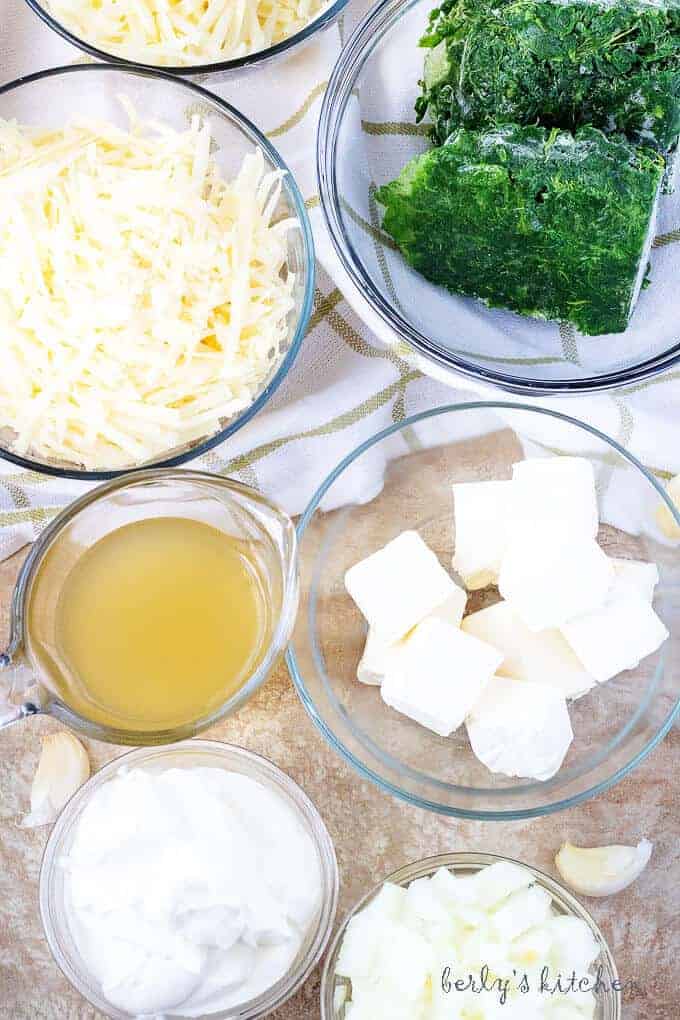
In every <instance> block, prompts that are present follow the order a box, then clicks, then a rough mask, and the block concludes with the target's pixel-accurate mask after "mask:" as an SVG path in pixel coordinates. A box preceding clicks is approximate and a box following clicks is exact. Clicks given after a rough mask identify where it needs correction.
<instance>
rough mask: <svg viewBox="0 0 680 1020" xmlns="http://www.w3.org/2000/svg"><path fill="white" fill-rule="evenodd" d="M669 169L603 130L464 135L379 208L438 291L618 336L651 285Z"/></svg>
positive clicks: (414, 169) (414, 171) (387, 191)
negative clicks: (647, 280)
mask: <svg viewBox="0 0 680 1020" xmlns="http://www.w3.org/2000/svg"><path fill="white" fill-rule="evenodd" d="M663 169H664V162H663V158H662V157H661V155H660V154H658V153H656V152H655V151H654V150H652V149H648V148H640V147H638V148H636V147H634V146H632V145H631V144H630V143H629V142H627V141H626V139H624V138H623V137H614V138H607V137H605V135H604V134H603V133H602V132H601V131H599V130H597V129H596V128H590V127H586V128H581V129H580V130H579V131H578V132H577V133H576V135H575V136H574V135H572V134H570V133H569V132H566V131H559V130H558V129H556V128H554V129H545V128H541V127H520V126H517V125H508V126H505V127H500V128H495V129H490V130H488V131H484V132H480V131H468V130H466V129H463V128H461V129H460V130H459V131H458V132H456V134H454V135H453V136H452V137H451V138H450V140H449V141H448V142H447V143H446V144H445V145H443V146H440V147H438V148H433V149H431V150H430V151H429V152H426V153H424V154H423V155H420V156H417V157H416V158H415V159H413V160H412V161H411V162H410V163H408V164H407V165H406V167H404V169H403V170H402V172H401V174H400V175H399V177H398V178H397V179H396V180H394V181H392V182H391V183H389V184H387V185H385V186H383V187H382V188H380V189H379V191H378V193H377V197H378V200H379V202H380V203H381V204H382V205H383V206H384V207H385V215H384V220H383V228H384V230H385V231H387V233H389V234H390V235H391V236H392V237H393V238H394V240H395V241H396V243H397V245H398V247H399V248H400V250H401V252H402V253H403V255H404V257H405V258H406V260H407V261H408V262H409V263H410V264H411V265H412V266H413V268H414V269H416V270H417V271H418V272H419V273H422V275H423V276H425V277H427V279H428V280H431V281H432V282H433V283H437V284H441V285H442V286H444V287H447V288H448V289H449V290H450V291H452V292H454V293H457V294H467V295H470V296H473V297H476V298H481V300H482V301H484V302H486V303H487V304H488V305H491V306H496V307H505V308H510V309H512V310H514V311H516V312H519V313H521V314H522V315H531V316H537V317H540V318H545V319H557V320H568V321H570V322H572V323H573V324H574V325H575V326H576V327H577V328H578V329H579V330H581V332H583V333H586V334H591V335H595V334H601V333H617V332H621V331H623V330H625V328H626V326H627V324H628V321H629V319H630V316H631V314H632V311H633V308H634V305H635V302H636V300H637V296H638V293H639V290H640V286H641V284H642V282H643V280H644V277H645V271H646V268H647V260H648V256H649V247H650V244H651V238H652V232H653V224H654V218H655V212H656V202H657V197H658V194H659V190H660V183H661V180H662V175H663Z"/></svg>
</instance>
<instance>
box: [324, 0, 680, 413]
mask: <svg viewBox="0 0 680 1020" xmlns="http://www.w3.org/2000/svg"><path fill="white" fill-rule="evenodd" d="M422 2H423V0H379V3H377V4H376V5H375V6H374V7H372V8H370V9H369V11H368V12H367V13H366V14H365V15H364V17H363V18H362V19H361V21H360V22H359V23H358V24H357V26H356V27H355V29H354V30H353V32H352V34H351V35H350V37H349V39H348V40H347V42H346V43H345V45H344V46H343V48H342V50H341V52H340V56H339V57H338V60H337V62H336V64H335V66H334V68H333V71H332V73H331V76H330V79H329V82H328V87H327V89H326V92H325V95H324V97H323V102H322V104H321V112H320V115H319V127H318V132H317V150H316V165H317V177H318V181H319V198H320V204H321V210H322V213H323V217H324V221H325V223H326V227H327V229H328V233H329V235H330V238H331V242H332V244H333V248H334V250H335V252H336V254H337V256H338V258H339V259H340V262H341V264H342V266H343V268H344V269H345V271H346V272H347V274H348V275H349V277H350V280H351V282H352V284H353V285H354V287H356V288H357V289H358V291H359V293H360V294H361V295H362V296H363V297H364V299H365V300H366V301H367V302H368V304H369V306H370V308H371V310H372V311H373V312H374V313H375V314H376V315H377V316H378V317H379V318H380V319H381V320H382V322H383V323H384V324H385V325H386V326H387V327H388V328H389V329H391V330H392V331H393V332H395V333H396V334H397V335H398V337H399V338H400V339H401V340H403V341H405V342H406V343H407V344H408V345H409V346H410V347H411V349H412V351H413V353H414V354H416V355H419V356H421V357H422V358H423V359H424V360H425V361H426V362H427V363H429V364H432V365H434V366H437V368H439V369H442V368H443V369H445V370H446V371H447V372H449V373H451V372H453V373H455V374H457V375H460V376H463V377H464V378H467V379H471V380H474V381H475V382H477V383H480V382H481V383H484V384H487V385H490V386H494V387H497V388H498V389H500V390H504V391H506V392H508V393H515V394H518V395H520V396H546V395H550V394H560V395H565V396H569V395H577V394H582V393H599V392H604V391H608V390H613V389H617V388H619V387H621V386H627V385H630V384H631V383H637V382H641V381H642V380H645V379H652V378H654V377H655V376H657V375H660V374H661V373H662V372H665V371H666V370H667V369H670V368H672V367H673V366H674V365H676V364H678V362H680V341H676V342H675V344H674V345H673V346H671V347H669V348H667V349H666V350H665V351H662V352H661V353H659V354H655V355H652V356H650V357H646V358H644V360H642V361H639V362H637V363H636V364H634V365H632V366H628V367H625V368H620V369H616V370H610V371H607V372H602V373H600V374H597V375H590V376H586V377H583V378H579V377H571V378H568V379H530V378H528V377H522V376H519V375H517V376H513V375H508V374H507V373H505V372H501V371H497V370H494V369H490V368H486V367H484V366H483V365H481V364H477V363H475V362H474V361H471V360H469V359H468V358H464V357H461V356H460V355H458V354H454V353H452V352H450V351H446V350H445V349H444V348H442V347H441V346H440V345H439V344H437V343H435V342H434V341H433V340H431V339H429V338H428V337H427V336H426V335H425V334H424V333H422V332H421V331H420V330H418V329H416V328H415V326H413V325H412V324H411V323H410V322H409V320H408V319H406V318H405V317H404V315H402V314H401V312H400V311H399V310H398V309H397V308H396V307H394V306H393V304H392V303H391V302H390V301H388V300H386V299H385V297H384V296H383V294H382V291H381V290H380V289H379V288H378V287H377V285H376V284H375V283H374V282H373V279H372V277H371V276H370V274H369V273H368V272H367V271H366V269H365V267H364V263H363V261H362V259H361V258H360V257H359V255H358V254H357V252H356V250H355V247H354V244H353V243H352V240H351V238H350V237H349V235H348V234H347V231H346V229H345V226H344V220H343V217H342V214H341V199H342V196H341V194H340V189H339V188H338V185H337V167H338V161H337V151H338V132H339V130H340V126H341V124H342V121H343V118H344V117H345V114H346V112H347V105H348V102H349V100H350V97H351V95H352V91H353V89H354V88H355V86H356V79H357V77H358V75H359V73H360V72H361V71H362V70H363V68H364V66H365V64H366V62H367V60H368V59H369V58H370V55H371V53H372V51H373V49H374V48H375V47H376V46H377V45H378V44H379V43H380V42H381V40H382V39H383V38H384V37H385V35H386V34H387V33H388V32H389V31H391V30H392V28H393V27H394V26H395V25H396V24H397V22H398V21H399V20H400V18H401V17H402V16H403V15H405V14H406V13H408V11H410V10H411V8H413V7H415V6H416V5H417V4H419V3H422ZM531 321H533V320H531V319H529V318H528V319H527V322H528V323H531Z"/></svg>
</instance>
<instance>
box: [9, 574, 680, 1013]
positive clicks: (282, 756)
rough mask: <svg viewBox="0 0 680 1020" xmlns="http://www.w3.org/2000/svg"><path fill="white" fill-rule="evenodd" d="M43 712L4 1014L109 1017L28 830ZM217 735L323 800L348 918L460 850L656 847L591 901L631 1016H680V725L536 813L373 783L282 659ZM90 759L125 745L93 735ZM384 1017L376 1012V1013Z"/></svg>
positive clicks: (532, 852) (14, 858)
mask: <svg viewBox="0 0 680 1020" xmlns="http://www.w3.org/2000/svg"><path fill="white" fill-rule="evenodd" d="M21 559H22V556H21V555H18V556H15V557H14V558H13V560H10V561H8V562H6V563H4V564H0V647H2V639H4V637H5V635H6V631H7V616H8V604H9V598H10V593H11V588H12V584H13V581H14V578H15V576H16V572H17V570H18V568H19V565H20V562H21ZM57 728H58V727H57V724H55V723H54V722H53V721H52V720H50V719H48V718H40V717H36V718H33V719H29V720H26V721H25V722H24V723H22V724H19V725H15V726H13V727H10V728H9V729H7V730H5V731H3V732H2V733H0V1017H2V1018H7V1020H43V1018H44V1020H57V1018H58V1020H92V1018H94V1017H95V1016H98V1015H99V1014H97V1013H96V1011H95V1010H94V1009H92V1007H90V1006H89V1005H88V1004H87V1003H86V1002H84V1001H83V1000H82V999H81V998H80V996H79V995H78V994H77V993H76V992H75V991H73V990H72V989H71V987H70V986H69V984H68V983H67V981H66V980H65V978H64V977H63V976H62V975H61V973H60V972H59V970H58V969H57V967H56V965H55V964H54V963H53V962H52V959H51V957H50V953H49V950H48V948H47V945H46V943H45V940H44V939H43V936H42V929H41V925H40V918H39V914H38V902H37V887H38V873H39V868H40V857H41V854H42V850H43V846H44V844H45V841H46V838H47V835H48V829H47V828H46V827H43V828H39V829H22V828H20V827H19V826H18V822H19V820H20V819H21V817H22V816H23V815H24V814H25V812H26V810H27V804H28V800H29V791H30V785H31V780H32V777H33V773H34V769H35V765H36V762H37V758H38V753H39V748H40V736H41V735H42V734H44V733H47V732H50V731H52V730H55V729H57ZM207 736H209V737H214V738H219V739H222V740H226V741H232V742H234V743H237V744H241V745H243V746H244V747H247V748H250V749H251V750H253V751H257V752H260V753H261V754H264V755H266V756H267V757H269V758H271V759H272V760H273V761H274V762H275V763H276V764H277V765H279V766H280V767H281V768H282V769H284V770H285V771H286V772H288V773H289V774H290V775H291V776H292V777H293V778H294V779H295V780H297V782H299V783H300V785H301V786H302V787H303V788H304V790H305V791H306V792H307V794H308V795H309V796H310V797H311V799H312V800H313V801H314V802H315V804H316V805H317V807H318V808H319V810H320V812H321V814H322V816H323V818H324V819H325V821H326V823H327V825H328V828H329V829H330V832H331V835H332V837H333V839H334V841H335V846H336V849H337V854H338V860H339V866H340V874H341V882H342V890H341V896H340V909H339V917H342V916H344V914H345V913H346V911H347V910H348V909H349V908H350V907H351V906H352V905H353V903H354V902H355V901H356V900H357V899H358V898H359V897H360V896H361V895H362V894H363V893H364V892H365V891H367V890H368V889H369V888H370V887H371V886H372V885H374V884H375V883H376V882H377V881H379V880H380V879H381V878H383V877H384V876H385V875H386V874H387V873H388V872H390V871H392V870H393V869H394V868H396V867H398V866H400V865H402V864H405V863H407V862H409V861H412V860H416V859H418V858H420V857H424V856H428V855H430V854H434V853H439V852H444V851H451V850H482V851H488V852H496V853H504V854H508V855H510V856H513V857H517V858H521V859H523V860H525V861H527V862H528V863H530V864H533V865H536V866H537V867H539V868H541V869H543V870H545V871H548V872H551V873H554V868H553V856H554V853H555V851H556V850H557V848H558V847H559V845H560V843H561V842H562V841H564V840H566V839H569V840H571V841H573V842H576V843H581V844H585V845H588V844H590V845H598V844H602V843H607V842H637V840H639V839H640V838H641V837H643V836H646V837H648V838H650V839H651V840H653V842H654V856H653V859H652V863H651V865H650V866H649V867H648V869H647V870H646V871H645V872H644V874H643V875H642V877H641V878H640V879H639V880H638V881H637V882H636V883H635V884H634V885H633V886H632V887H631V888H629V889H627V890H626V891H625V892H623V893H620V894H619V895H618V896H614V897H611V898H609V899H602V900H586V901H584V902H585V905H586V907H587V908H588V909H589V910H590V911H591V912H592V914H593V916H594V917H595V919H596V921H597V922H598V923H599V924H600V926H601V927H602V929H603V931H604V934H605V937H606V938H607V939H608V941H609V944H610V946H611V948H612V950H613V953H614V956H615V958H616V961H617V964H618V969H619V974H620V977H621V979H622V980H623V981H625V982H635V986H636V987H635V991H634V992H633V993H632V994H629V995H627V996H626V998H625V1000H624V1010H623V1016H624V1020H677V1017H678V1016H680V995H679V992H678V977H677V959H678V957H679V956H680V796H679V793H678V790H679V786H678V781H677V775H678V764H679V763H680V732H679V731H678V728H677V727H676V728H675V729H674V730H673V731H672V732H671V734H670V735H669V736H668V737H667V738H666V740H665V741H664V742H663V744H662V745H661V746H660V747H659V748H657V749H656V751H655V752H654V753H653V754H652V755H650V756H649V757H648V758H647V760H646V761H645V762H643V764H642V765H641V766H640V767H639V768H638V769H637V770H636V771H635V772H634V773H633V774H632V775H631V776H629V777H628V778H627V779H625V780H624V781H623V782H621V783H619V784H618V785H617V786H616V787H615V788H614V789H612V790H610V791H609V792H608V793H606V794H604V795H603V796H600V797H598V798H597V799H596V800H593V801H590V802H589V803H587V804H583V805H581V806H579V807H576V808H573V809H571V810H569V811H567V812H562V813H560V814H557V815H553V816H550V817H546V818H541V819H538V820H535V821H522V822H508V823H478V822H461V821H457V820H455V819H448V818H443V817H439V816H437V815H434V814H429V813H427V812H424V811H422V810H419V809H417V808H413V807H410V806H408V805H406V804H403V803H401V802H400V801H398V800H396V799H394V798H392V797H389V796H387V795H386V794H383V793H381V792H380V791H379V790H378V789H377V788H376V787H374V786H373V785H371V784H369V783H368V782H365V781H362V780H361V779H360V778H359V777H358V776H357V775H356V774H355V773H354V772H353V770H352V769H350V767H349V766H348V765H346V764H345V763H344V761H342V760H341V759H340V758H339V757H338V756H337V755H336V754H335V753H334V752H332V751H331V749H330V748H329V747H328V746H327V745H326V744H325V742H324V741H323V739H322V738H321V736H320V735H319V734H318V733H317V732H316V730H315V728H314V727H313V725H312V723H311V721H310V720H309V719H308V717H307V715H306V714H305V712H304V710H303V708H302V706H301V704H300V702H299V700H298V697H297V695H296V693H295V690H294V688H293V685H292V683H291V681H290V679H289V677H288V674H287V671H286V669H285V666H283V665H281V666H280V667H279V668H278V670H277V671H276V673H275V674H274V676H272V677H271V678H270V680H269V682H268V683H267V684H266V685H265V686H264V687H263V689H262V690H261V691H260V692H259V693H258V695H257V696H256V697H255V698H254V699H253V700H252V701H251V702H250V703H249V704H248V705H247V706H246V708H245V709H244V710H243V711H242V712H241V713H240V714H239V715H238V716H236V717H235V718H232V719H228V720H227V721H225V722H223V723H222V724H220V725H219V726H216V727H215V728H214V729H212V730H210V731H208V733H207ZM88 749H89V752H90V756H91V759H92V763H93V766H94V767H96V766H99V765H101V764H103V763H104V762H106V761H108V760H109V759H110V758H112V757H114V756H115V755H116V754H118V753H120V749H118V748H115V747H111V746H107V745H105V744H101V743H97V742H93V741H92V742H89V745H88ZM318 999H319V974H318V972H316V973H315V974H314V975H313V976H312V977H311V978H310V980H309V981H308V982H307V984H306V986H305V987H304V988H303V989H302V991H301V992H300V993H299V994H298V995H297V996H296V997H295V998H294V999H293V1000H291V1001H290V1002H289V1003H288V1004H287V1005H286V1006H284V1007H283V1008H282V1009H281V1010H279V1011H277V1013H276V1014H275V1017H276V1020H317V1018H318V1017H319V1005H318ZM376 1020H377V1018H376Z"/></svg>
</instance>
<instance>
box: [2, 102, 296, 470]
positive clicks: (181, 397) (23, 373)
mask: <svg viewBox="0 0 680 1020" xmlns="http://www.w3.org/2000/svg"><path fill="white" fill-rule="evenodd" d="M133 116H134V115H133ZM210 149H211V134H210V127H209V125H208V124H206V123H202V122H201V121H200V119H199V118H196V117H195V118H193V119H192V122H191V127H190V128H189V129H187V130H186V131H182V132H177V131H174V130H172V129H170V128H169V127H168V126H166V125H154V129H153V130H152V129H151V128H150V127H149V126H147V125H142V124H141V123H139V122H137V121H136V120H135V119H133V121H132V126H131V130H130V131H126V130H122V129H120V128H117V127H115V126H114V125H112V124H109V123H92V122H83V121H73V122H72V123H71V124H69V125H68V126H67V127H66V128H65V129H64V130H62V131H53V132H44V131H43V132H40V131H35V130H34V129H30V128H26V127H22V126H20V125H18V124H16V123H15V122H8V121H2V120H0V431H2V433H3V434H7V432H8V430H9V435H10V441H11V447H12V449H13V450H14V451H16V452H17V453H20V454H28V455H37V456H39V457H40V458H43V459H44V458H46V459H48V460H51V461H58V462H64V461H66V462H70V463H75V464H78V465H81V466H83V467H85V468H88V469H118V468H121V467H127V466H130V465H133V464H139V463H144V462H146V461H149V460H153V459H157V458H158V457H159V456H162V455H163V454H165V453H167V452H169V451H170V450H173V449H177V448H178V447H182V446H184V445H185V444H187V443H192V442H195V441H197V440H199V439H202V438H204V437H206V436H208V435H210V434H213V433H214V432H216V431H217V430H218V429H219V428H220V427H221V425H222V424H223V423H224V421H225V420H226V419H229V418H231V417H233V416H234V415H235V414H238V413H239V412H241V411H243V410H244V409H245V408H246V407H248V406H249V405H250V404H251V403H252V402H253V400H254V398H255V397H256V395H257V393H258V392H259V391H260V390H261V389H262V386H263V384H264V383H265V382H266V381H267V379H268V378H269V377H270V375H271V373H272V370H273V368H274V367H275V365H276V363H277V361H278V359H279V358H280V356H281V354H282V351H283V349H284V347H285V344H286V341H287V338H288V323H287V320H288V317H289V314H290V312H291V310H292V309H293V306H294V300H293V289H294V286H295V278H294V275H293V273H291V272H290V271H287V265H286V261H287V252H288V246H287V234H288V232H289V230H291V229H292V228H294V227H296V226H298V223H297V220H295V219H291V218H289V217H288V218H286V219H281V220H279V221H278V222H273V218H274V214H275V210H276V208H277V203H278V201H279V197H280V193H281V186H282V185H281V177H282V173H281V172H267V171H266V167H265V161H264V156H263V155H262V152H261V151H259V150H257V151H255V152H253V153H252V154H250V155H248V156H246V157H245V159H244V161H243V164H242V166H241V169H240V171H239V173H238V174H237V176H236V177H235V179H234V180H232V181H226V180H224V179H223V178H222V176H221V174H220V170H219V168H218V165H217V163H216V161H215V160H214V159H213V158H212V156H211V155H210Z"/></svg>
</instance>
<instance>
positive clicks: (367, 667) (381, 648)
mask: <svg viewBox="0 0 680 1020" xmlns="http://www.w3.org/2000/svg"><path fill="white" fill-rule="evenodd" d="M397 643H398V642H397ZM393 648H394V643H393V642H391V641H383V639H382V638H381V637H380V635H379V634H376V632H375V631H374V630H373V628H372V627H369V629H368V634H367V635H366V644H365V645H364V651H363V655H362V656H361V658H360V659H359V665H358V666H357V680H359V682H360V683H362V684H372V685H374V686H376V687H379V686H380V684H381V683H382V681H383V677H384V676H385V670H386V669H387V660H388V657H389V654H390V651H391V650H392V649H393Z"/></svg>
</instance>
